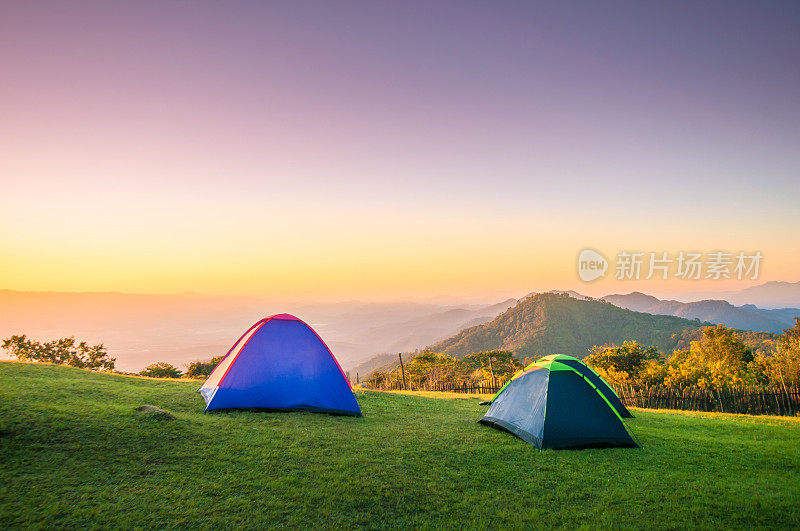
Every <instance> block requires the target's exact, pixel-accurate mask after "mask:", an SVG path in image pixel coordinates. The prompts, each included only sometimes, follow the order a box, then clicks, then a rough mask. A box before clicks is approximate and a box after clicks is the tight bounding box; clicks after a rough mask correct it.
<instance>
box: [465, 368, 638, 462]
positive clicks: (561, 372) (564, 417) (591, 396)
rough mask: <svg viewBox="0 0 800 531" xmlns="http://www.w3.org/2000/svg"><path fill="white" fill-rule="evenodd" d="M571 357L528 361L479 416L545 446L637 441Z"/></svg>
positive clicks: (497, 426)
mask: <svg viewBox="0 0 800 531" xmlns="http://www.w3.org/2000/svg"><path fill="white" fill-rule="evenodd" d="M568 358H571V357H568ZM571 359H572V360H574V358H571ZM569 361H570V360H569V359H565V360H559V359H548V360H541V361H540V362H537V363H534V364H532V365H530V366H528V368H526V369H525V370H524V371H522V372H521V373H518V374H517V375H515V377H514V378H513V379H512V380H511V381H510V382H509V383H508V384H507V385H506V386H505V387H504V388H503V390H501V392H499V393H498V394H497V396H496V397H495V398H494V400H493V402H492V405H491V407H490V408H489V410H488V411H487V412H486V415H484V417H483V418H482V419H481V420H480V422H481V423H482V424H486V425H489V426H492V427H495V428H499V429H502V430H505V431H508V432H511V433H513V434H514V435H516V436H517V437H519V438H521V439H522V440H524V441H526V442H528V443H530V444H533V445H534V446H536V447H537V448H539V449H540V450H542V449H545V448H581V447H607V446H633V447H635V446H638V445H637V444H636V443H635V442H634V440H633V439H632V438H631V435H630V434H629V433H628V431H627V429H626V426H625V424H624V422H623V421H622V417H621V416H620V413H619V412H618V411H617V409H616V408H615V407H614V406H613V405H612V404H611V402H610V401H609V400H608V399H607V398H606V396H605V395H604V394H603V393H602V392H601V391H600V389H598V387H596V386H595V385H594V384H593V383H592V381H591V380H590V378H588V377H586V376H585V375H584V374H582V372H581V371H580V370H578V369H577V368H576V367H573V364H572V363H568V362H569ZM575 361H577V360H575ZM578 363H580V362H578ZM581 365H582V364H581Z"/></svg>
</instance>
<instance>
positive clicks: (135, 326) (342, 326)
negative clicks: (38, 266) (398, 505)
mask: <svg viewBox="0 0 800 531" xmlns="http://www.w3.org/2000/svg"><path fill="white" fill-rule="evenodd" d="M516 302H517V301H516V300H515V299H509V300H507V301H503V302H500V303H497V304H487V305H461V306H458V307H455V306H450V305H440V304H423V303H415V302H388V303H377V302H376V303H370V302H342V303H316V304H315V303H305V302H285V303H276V302H274V301H268V300H264V299H258V298H251V297H235V296H211V295H198V294H180V295H135V294H124V293H60V292H22V291H12V290H0V338H6V337H8V336H10V335H12V334H27V335H28V336H29V337H31V338H34V339H37V340H50V339H55V338H58V337H64V336H73V335H74V336H76V337H77V338H79V339H82V340H87V341H89V342H91V343H99V342H102V343H104V344H105V345H106V347H107V348H108V350H109V353H110V355H111V356H112V357H116V358H117V368H118V369H119V370H122V371H138V370H141V369H142V368H143V367H144V366H146V365H148V364H150V363H153V362H156V361H168V362H170V363H173V364H174V365H176V366H180V365H183V364H186V363H188V362H190V361H194V360H198V359H201V360H204V359H209V358H211V357H212V356H218V355H221V354H224V353H225V352H227V350H228V349H229V348H230V346H231V345H232V344H233V342H234V341H235V340H236V339H237V338H238V337H239V335H241V334H242V333H243V332H244V331H245V330H246V329H247V328H249V327H250V325H251V324H253V323H254V322H256V321H257V320H259V319H261V318H262V317H264V316H266V315H271V314H275V313H282V312H289V313H293V314H295V315H297V316H299V317H300V318H302V319H303V320H305V321H306V322H308V323H309V324H310V325H311V326H313V327H314V328H315V329H316V330H317V331H318V332H319V333H320V335H321V336H322V337H323V338H324V339H325V341H326V342H327V344H328V345H329V346H330V347H331V349H332V350H333V351H334V352H335V354H336V357H337V359H338V360H339V362H340V363H341V364H342V366H343V367H345V368H348V367H352V366H353V365H355V364H357V363H358V362H360V361H362V360H364V359H366V358H369V357H371V356H374V355H375V354H376V353H378V352H398V351H402V352H405V351H410V350H414V349H416V348H419V347H421V346H424V345H427V344H430V343H432V342H435V341H438V340H440V339H443V338H446V337H448V336H450V335H452V334H454V333H455V332H457V331H458V330H460V329H461V328H464V327H468V326H472V325H475V324H479V323H484V322H487V321H490V320H492V319H493V318H494V317H496V316H497V315H498V314H500V313H501V312H502V311H504V310H506V309H507V308H509V307H510V306H513V305H514V304H516Z"/></svg>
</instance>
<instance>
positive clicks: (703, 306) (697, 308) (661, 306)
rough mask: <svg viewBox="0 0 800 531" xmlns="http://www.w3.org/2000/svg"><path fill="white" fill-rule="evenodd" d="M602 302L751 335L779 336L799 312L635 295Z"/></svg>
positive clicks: (708, 301) (712, 301)
mask: <svg viewBox="0 0 800 531" xmlns="http://www.w3.org/2000/svg"><path fill="white" fill-rule="evenodd" d="M602 300H604V301H607V302H610V303H611V304H613V305H615V306H619V307H620V308H626V309H628V310H633V311H636V312H645V313H652V314H654V315H674V316H676V317H683V318H685V319H699V320H700V321H708V322H710V323H722V324H724V325H726V326H730V327H733V328H738V329H740V330H751V331H753V332H761V331H766V332H773V333H780V332H781V331H783V330H784V329H786V328H790V327H791V326H792V324H793V322H794V317H795V316H800V309H797V308H780V309H763V308H758V307H757V306H755V305H753V304H745V305H743V306H734V305H733V304H731V303H730V302H728V301H724V300H704V301H697V302H678V301H674V300H660V299H657V298H656V297H653V296H652V295H646V294H644V293H639V292H633V293H628V294H627V295H606V296H605V297H603V298H602Z"/></svg>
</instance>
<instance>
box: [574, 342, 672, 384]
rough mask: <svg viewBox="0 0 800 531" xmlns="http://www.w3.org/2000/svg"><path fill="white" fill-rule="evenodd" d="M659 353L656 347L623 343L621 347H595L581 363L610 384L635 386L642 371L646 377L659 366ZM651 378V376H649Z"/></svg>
mask: <svg viewBox="0 0 800 531" xmlns="http://www.w3.org/2000/svg"><path fill="white" fill-rule="evenodd" d="M660 357H661V353H660V352H659V351H658V349H657V348H656V347H653V346H650V347H646V346H644V345H640V344H639V343H637V342H636V341H625V342H623V343H622V346H617V345H603V346H595V347H592V349H591V350H590V354H589V355H588V356H586V357H585V358H583V362H584V363H585V364H586V365H588V366H589V367H591V368H592V369H594V370H595V372H597V373H598V374H599V375H600V376H602V377H603V378H605V379H606V380H608V381H609V382H611V383H627V384H631V385H637V384H639V383H641V382H640V376H641V374H642V372H643V371H645V372H646V373H647V374H648V375H650V374H651V373H653V372H654V371H655V369H656V367H657V366H658V365H659V363H658V360H659V359H660ZM651 378H652V376H651Z"/></svg>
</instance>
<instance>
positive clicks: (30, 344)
mask: <svg viewBox="0 0 800 531" xmlns="http://www.w3.org/2000/svg"><path fill="white" fill-rule="evenodd" d="M2 347H3V349H5V350H6V352H8V353H9V355H11V356H13V357H15V358H17V359H18V360H20V361H37V362H45V363H54V364H56V365H69V366H70V367H77V368H79V369H90V370H93V371H113V370H114V366H115V362H116V359H115V358H111V357H109V356H108V352H107V351H106V348H105V346H103V344H102V343H100V344H98V345H89V344H88V343H86V342H85V341H81V342H79V343H78V342H77V341H76V340H75V338H74V337H64V338H61V339H55V340H53V341H46V342H44V343H40V342H38V341H33V340H30V339H28V338H27V336H25V335H24V334H23V335H12V336H11V337H9V338H7V339H4V340H3V343H2Z"/></svg>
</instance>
